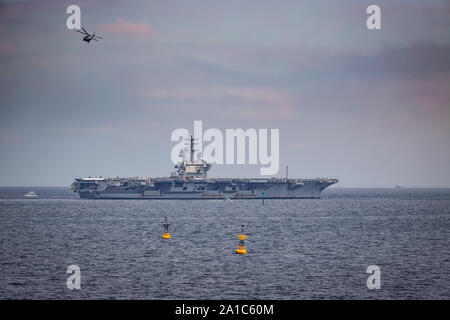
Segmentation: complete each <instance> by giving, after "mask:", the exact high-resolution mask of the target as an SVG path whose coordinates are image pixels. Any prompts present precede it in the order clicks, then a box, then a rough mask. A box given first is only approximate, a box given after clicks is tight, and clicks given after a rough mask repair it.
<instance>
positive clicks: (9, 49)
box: [0, 42, 16, 53]
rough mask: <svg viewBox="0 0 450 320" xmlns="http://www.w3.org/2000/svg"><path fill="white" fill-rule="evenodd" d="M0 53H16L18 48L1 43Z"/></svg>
mask: <svg viewBox="0 0 450 320" xmlns="http://www.w3.org/2000/svg"><path fill="white" fill-rule="evenodd" d="M0 52H1V53H14V52H16V48H14V46H13V45H12V44H10V43H8V42H0Z"/></svg>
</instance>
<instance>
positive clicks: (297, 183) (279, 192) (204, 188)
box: [71, 136, 339, 200]
mask: <svg viewBox="0 0 450 320" xmlns="http://www.w3.org/2000/svg"><path fill="white" fill-rule="evenodd" d="M187 141H188V145H189V148H188V150H189V154H190V157H189V159H188V160H186V159H185V158H184V154H183V157H182V159H181V160H180V162H179V163H178V164H177V165H175V169H176V171H175V172H173V173H172V174H171V176H170V177H163V178H147V179H145V178H139V177H131V178H102V177H99V178H91V177H88V178H76V179H75V181H74V182H73V183H72V185H71V188H72V191H73V192H76V193H78V195H79V196H80V198H82V199H173V200H175V199H180V200H188V199H199V200H206V199H223V200H227V199H312V198H320V195H321V192H322V191H323V190H324V189H325V188H327V187H328V186H330V185H332V184H335V183H337V182H338V181H339V180H338V179H329V178H316V179H288V177H287V176H286V178H207V172H208V170H209V169H211V167H212V164H211V163H208V162H206V161H205V160H204V159H201V160H200V161H195V160H194V151H195V150H194V146H195V139H194V138H193V137H192V136H189V137H188V139H187Z"/></svg>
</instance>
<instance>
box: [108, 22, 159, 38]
mask: <svg viewBox="0 0 450 320" xmlns="http://www.w3.org/2000/svg"><path fill="white" fill-rule="evenodd" d="M100 30H101V31H103V32H106V33H112V34H114V35H117V36H140V37H152V36H154V35H155V31H154V30H153V28H152V26H151V25H149V24H148V23H146V22H132V21H126V20H125V19H117V20H116V22H115V23H111V24H101V25H100Z"/></svg>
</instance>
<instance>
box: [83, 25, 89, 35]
mask: <svg viewBox="0 0 450 320" xmlns="http://www.w3.org/2000/svg"><path fill="white" fill-rule="evenodd" d="M81 29H83V31H84V32H86V34H87V35H88V36H90V34H89V33H88V32H87V31H86V30H84V28H83V27H81Z"/></svg>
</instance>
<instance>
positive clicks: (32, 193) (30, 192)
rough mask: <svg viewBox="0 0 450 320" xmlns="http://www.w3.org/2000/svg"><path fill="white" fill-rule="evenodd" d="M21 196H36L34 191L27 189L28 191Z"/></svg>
mask: <svg viewBox="0 0 450 320" xmlns="http://www.w3.org/2000/svg"><path fill="white" fill-rule="evenodd" d="M23 196H24V197H25V198H36V197H37V194H36V192H34V191H28V192H27V193H25V194H24V195H23Z"/></svg>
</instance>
